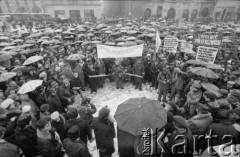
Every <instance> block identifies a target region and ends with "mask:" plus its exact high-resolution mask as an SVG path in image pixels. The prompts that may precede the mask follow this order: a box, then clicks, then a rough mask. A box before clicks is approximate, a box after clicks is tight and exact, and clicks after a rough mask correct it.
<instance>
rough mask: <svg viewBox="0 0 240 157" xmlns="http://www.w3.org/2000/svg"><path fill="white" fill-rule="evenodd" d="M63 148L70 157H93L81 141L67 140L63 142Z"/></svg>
mask: <svg viewBox="0 0 240 157" xmlns="http://www.w3.org/2000/svg"><path fill="white" fill-rule="evenodd" d="M63 147H64V149H65V151H66V153H67V155H68V157H91V155H90V153H89V151H88V148H87V146H86V145H85V143H84V142H82V141H80V140H72V139H70V138H66V139H64V140H63Z"/></svg>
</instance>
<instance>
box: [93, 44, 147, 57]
mask: <svg viewBox="0 0 240 157" xmlns="http://www.w3.org/2000/svg"><path fill="white" fill-rule="evenodd" d="M142 52H143V44H141V45H137V46H131V47H114V46H106V45H99V44H98V45H97V55H98V58H124V57H142Z"/></svg>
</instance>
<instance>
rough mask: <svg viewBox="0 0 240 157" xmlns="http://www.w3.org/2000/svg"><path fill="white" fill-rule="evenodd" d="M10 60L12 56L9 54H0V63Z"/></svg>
mask: <svg viewBox="0 0 240 157" xmlns="http://www.w3.org/2000/svg"><path fill="white" fill-rule="evenodd" d="M11 58H12V56H11V55H9V54H6V53H4V54H0V62H5V61H8V60H9V59H11Z"/></svg>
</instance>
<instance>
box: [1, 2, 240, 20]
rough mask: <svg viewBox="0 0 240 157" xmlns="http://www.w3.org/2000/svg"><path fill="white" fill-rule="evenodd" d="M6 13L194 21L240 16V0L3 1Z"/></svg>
mask: <svg viewBox="0 0 240 157" xmlns="http://www.w3.org/2000/svg"><path fill="white" fill-rule="evenodd" d="M0 12H3V13H46V14H50V15H51V17H63V18H73V19H78V18H82V19H91V18H98V19H99V18H103V17H125V18H129V19H136V18H139V17H145V18H149V17H157V18H166V17H167V18H170V19H181V18H183V19H185V20H187V21H192V20H194V19H196V18H199V17H212V18H213V19H214V20H216V21H219V22H221V21H229V20H232V19H240V0H1V10H0Z"/></svg>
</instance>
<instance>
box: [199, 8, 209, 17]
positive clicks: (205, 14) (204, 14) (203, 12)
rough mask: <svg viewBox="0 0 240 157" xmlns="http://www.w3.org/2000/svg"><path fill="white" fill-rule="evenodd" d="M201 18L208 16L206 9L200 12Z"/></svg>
mask: <svg viewBox="0 0 240 157" xmlns="http://www.w3.org/2000/svg"><path fill="white" fill-rule="evenodd" d="M201 16H202V17H208V16H209V9H208V8H204V9H203V10H202V12H201Z"/></svg>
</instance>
